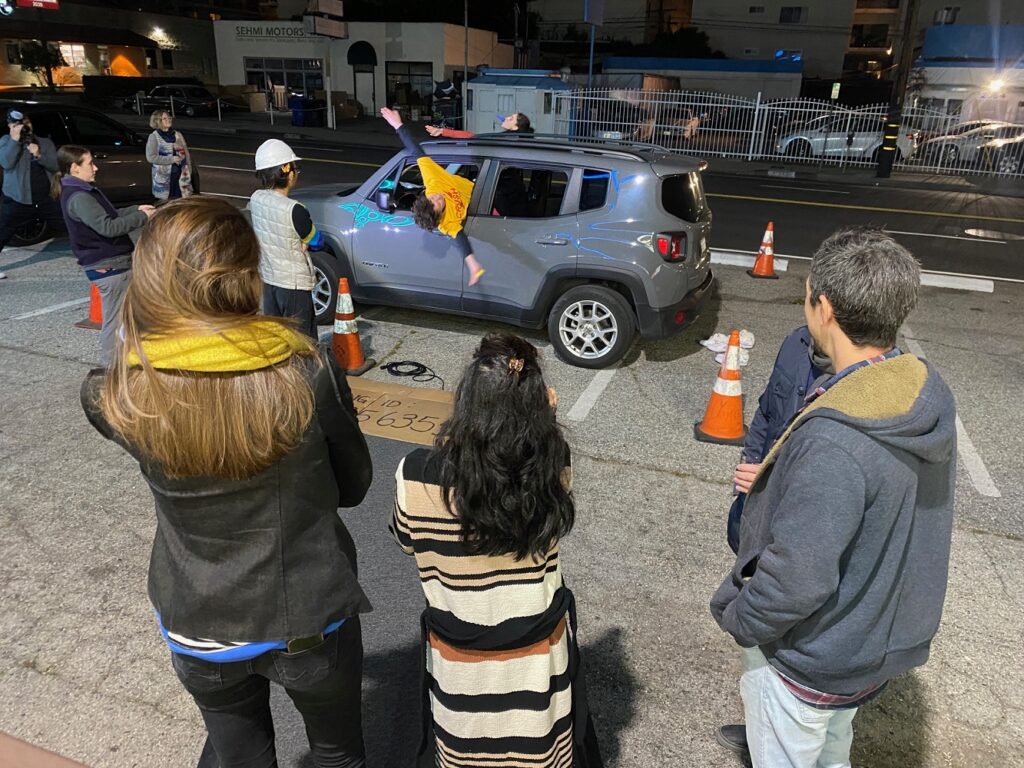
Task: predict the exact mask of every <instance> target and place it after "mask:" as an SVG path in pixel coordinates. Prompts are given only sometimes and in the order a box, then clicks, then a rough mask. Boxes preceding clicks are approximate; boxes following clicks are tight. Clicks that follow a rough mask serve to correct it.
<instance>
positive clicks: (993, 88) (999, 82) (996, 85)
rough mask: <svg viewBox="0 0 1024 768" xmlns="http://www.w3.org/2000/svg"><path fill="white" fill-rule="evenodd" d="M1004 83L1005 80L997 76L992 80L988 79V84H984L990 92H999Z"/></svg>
mask: <svg viewBox="0 0 1024 768" xmlns="http://www.w3.org/2000/svg"><path fill="white" fill-rule="evenodd" d="M1005 85H1006V81H1005V80H1003V78H1001V77H997V78H995V79H993V80H989V82H988V85H986V86H985V87H986V88H987V89H988V90H989V92H990V93H999V92H1000V91H1001V90H1003V86H1005Z"/></svg>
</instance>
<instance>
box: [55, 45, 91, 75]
mask: <svg viewBox="0 0 1024 768" xmlns="http://www.w3.org/2000/svg"><path fill="white" fill-rule="evenodd" d="M60 53H61V56H63V57H64V61H65V62H67V65H68V66H69V67H75V68H76V69H81V68H82V67H84V66H85V46H84V45H77V44H75V43H61V44H60Z"/></svg>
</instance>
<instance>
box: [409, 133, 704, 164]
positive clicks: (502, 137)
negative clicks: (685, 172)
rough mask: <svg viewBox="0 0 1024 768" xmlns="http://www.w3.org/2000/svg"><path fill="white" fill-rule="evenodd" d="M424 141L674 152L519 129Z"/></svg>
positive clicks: (623, 153) (636, 155)
mask: <svg viewBox="0 0 1024 768" xmlns="http://www.w3.org/2000/svg"><path fill="white" fill-rule="evenodd" d="M422 143H423V145H424V146H428V145H431V146H432V145H451V144H465V145H471V146H490V147H499V146H507V145H509V144H519V143H524V144H529V145H530V146H534V147H543V148H545V149H571V150H574V151H578V152H589V153H593V154H598V155H607V156H616V157H628V158H630V159H634V160H646V159H647V158H645V157H643V155H642V154H641V153H642V152H665V153H667V154H671V151H670V150H668V149H666V148H665V147H663V146H661V145H660V144H652V143H650V142H644V141H634V140H632V139H602V138H598V137H592V136H573V137H570V136H565V135H560V134H554V133H519V132H518V131H502V132H501V133H479V134H477V135H476V136H474V137H472V138H468V139H432V140H428V141H424V142H422ZM695 162H696V161H695Z"/></svg>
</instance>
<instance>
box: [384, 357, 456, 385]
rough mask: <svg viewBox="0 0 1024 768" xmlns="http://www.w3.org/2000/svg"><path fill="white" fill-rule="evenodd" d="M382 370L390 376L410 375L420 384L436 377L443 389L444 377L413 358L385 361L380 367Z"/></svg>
mask: <svg viewBox="0 0 1024 768" xmlns="http://www.w3.org/2000/svg"><path fill="white" fill-rule="evenodd" d="M380 369H381V370H382V371H387V372H388V373H390V374H391V375H392V376H410V377H412V380H413V381H418V382H420V383H421V384H425V383H427V382H429V381H433V380H434V379H437V380H438V381H440V382H441V389H444V379H442V378H441V377H440V376H438V375H437V374H436V373H434V369H433V368H431V367H430V366H428V365H424V364H423V363H418V362H416V361H415V360H401V361H396V362H394V363H387V364H386V365H382V366H381V367H380Z"/></svg>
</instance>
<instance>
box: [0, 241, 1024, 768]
mask: <svg viewBox="0 0 1024 768" xmlns="http://www.w3.org/2000/svg"><path fill="white" fill-rule="evenodd" d="M12 264H16V265H17V267H18V268H17V270H16V272H15V273H14V275H15V277H14V278H12V279H10V280H7V281H4V282H2V283H0V385H2V388H3V393H4V405H3V409H2V414H3V415H2V422H0V508H2V515H0V530H2V535H0V584H2V593H0V636H2V637H3V638H4V646H5V653H4V654H3V656H2V658H0V731H3V732H7V733H10V734H12V735H14V736H17V737H19V738H22V739H25V740H27V741H30V742H32V743H35V744H38V745H40V746H44V747H46V748H48V749H52V750H54V751H56V752H59V753H61V754H63V755H66V756H68V757H71V758H74V759H77V760H80V761H81V762H83V763H85V764H86V765H89V766H92V767H93V768H107V767H109V768H127V767H129V766H137V767H139V768H163V767H164V766H175V767H176V766H191V765H194V763H195V759H196V757H197V756H198V751H199V747H200V745H201V742H202V726H201V722H200V719H199V717H198V715H197V713H196V711H195V708H194V706H193V705H192V703H191V701H190V700H189V699H188V697H187V695H186V694H185V693H184V691H183V690H182V689H181V687H180V685H179V684H178V682H177V680H176V679H175V677H174V674H173V672H172V670H171V667H170V664H169V661H168V658H167V651H166V649H165V647H164V645H163V643H162V642H161V640H160V638H159V637H158V635H157V632H156V628H155V625H154V622H153V615H152V611H151V608H150V606H149V603H148V600H147V597H146V592H145V578H146V567H147V563H148V557H149V547H150V544H151V540H152V535H153V526H154V518H153V514H152V511H151V510H152V501H151V497H150V495H149V492H148V490H147V488H146V486H145V484H144V483H143V481H142V480H141V478H140V476H139V474H138V471H137V469H136V467H135V466H133V464H132V462H131V461H130V460H129V459H128V457H127V456H125V455H124V454H123V453H122V452H121V451H120V450H119V449H117V448H116V447H115V446H113V445H111V444H108V443H105V442H104V441H102V440H101V439H99V438H98V436H97V435H96V434H95V433H94V432H93V431H92V428H91V427H89V425H88V424H87V423H86V421H85V419H84V417H83V416H82V414H81V411H80V408H79V406H78V386H79V384H80V382H81V380H82V378H83V376H84V375H85V372H86V371H87V370H88V369H89V368H90V367H91V366H92V365H93V364H94V361H95V360H96V359H97V348H96V345H97V337H96V334H95V332H90V331H83V330H79V329H76V328H74V327H73V326H72V323H73V322H74V321H76V320H78V319H80V318H81V317H82V316H83V315H84V314H85V312H86V304H85V303H84V302H83V301H82V300H83V299H84V298H85V296H86V284H85V281H84V279H83V278H82V276H81V274H80V272H79V271H78V269H77V268H76V267H75V265H74V263H73V261H72V260H71V259H70V258H69V257H68V252H67V246H66V242H61V241H58V242H54V243H51V244H49V245H46V246H43V247H41V248H37V249H31V250H23V251H5V252H4V254H3V257H2V258H0V269H5V270H8V268H9V267H10V266H11V265H12ZM8 271H9V270H8ZM716 274H717V276H718V279H719V284H718V290H717V292H716V295H715V297H714V299H713V301H712V303H711V305H710V306H709V307H708V309H707V311H706V312H705V314H704V315H703V316H702V318H701V319H700V321H698V323H697V325H696V326H695V327H694V328H692V329H691V330H689V331H687V332H685V333H684V334H682V335H680V336H677V337H674V338H672V339H668V340H664V341H660V342H640V343H638V344H637V345H636V346H634V348H633V349H632V350H631V352H630V353H629V355H628V356H627V358H626V360H625V361H624V362H623V364H622V365H621V366H620V367H618V368H615V369H612V370H610V371H603V372H597V373H595V372H592V371H584V370H580V369H576V368H571V367H569V366H566V365H565V364H563V363H561V362H559V361H557V360H556V359H555V357H554V354H553V353H552V351H551V349H550V347H549V346H548V343H547V341H546V339H545V338H544V336H543V335H541V334H539V333H532V332H528V333H525V334H524V335H526V336H527V337H528V338H529V339H530V340H531V341H533V342H534V343H535V344H537V345H538V346H539V347H541V349H542V355H543V359H544V361H545V363H546V367H545V370H546V375H547V377H548V379H549V383H550V384H551V385H552V386H554V387H555V388H556V389H557V390H558V393H559V411H560V413H561V417H562V419H563V421H564V423H565V427H566V430H567V432H568V434H569V439H570V443H571V445H572V446H573V450H574V475H575V481H576V492H577V498H578V506H579V513H578V524H577V527H576V529H575V531H574V532H573V533H572V534H571V536H570V537H569V538H568V540H567V541H566V542H565V545H564V553H563V558H564V562H563V567H564V569H565V574H566V579H567V581H568V582H569V584H570V586H571V587H572V588H573V589H574V591H575V592H576V595H577V599H578V602H579V617H580V638H581V643H582V646H583V647H584V652H585V654H586V656H585V664H586V669H587V677H588V685H589V688H590V693H591V697H592V699H593V709H594V713H595V719H596V722H597V727H598V731H599V734H600V738H601V741H602V745H603V748H604V751H605V754H606V763H607V764H608V765H609V766H624V767H625V766H629V767H630V768H632V767H633V766H657V767H660V766H666V767H667V766H680V765H686V766H730V765H739V763H738V762H736V761H734V759H733V758H732V757H731V756H730V755H729V753H726V752H724V751H723V750H722V749H721V748H720V747H719V746H718V745H717V744H716V743H715V741H714V737H713V730H714V728H715V727H716V726H717V725H718V724H721V723H724V722H736V721H738V719H739V718H740V717H741V715H742V710H741V705H740V701H739V696H738V691H737V680H738V675H739V669H740V665H739V657H738V654H737V653H736V649H735V646H734V645H733V643H732V641H731V640H730V639H729V638H728V637H727V636H725V635H723V634H722V633H721V632H720V631H719V630H718V629H717V627H716V626H715V624H714V622H713V621H712V619H711V617H710V615H709V613H708V610H707V601H708V599H709V597H710V595H711V593H712V591H713V590H714V588H715V587H716V586H717V585H718V583H719V581H720V580H721V579H722V577H723V576H724V575H725V573H726V572H727V571H728V569H729V567H730V565H731V561H730V558H729V551H728V548H727V546H726V544H725V536H724V526H725V522H724V521H725V514H726V511H727V509H728V505H729V502H730V484H729V478H730V475H731V469H732V466H733V464H734V462H735V460H736V458H737V456H736V449H734V448H729V447H722V446H714V445H707V444H703V443H697V442H695V441H694V440H693V437H692V427H693V423H694V421H696V420H697V419H699V418H700V416H701V414H702V413H703V410H704V407H705V404H706V402H707V397H708V394H709V393H710V390H711V386H712V384H713V382H714V378H715V373H716V365H715V364H714V362H713V360H712V354H711V353H710V352H708V351H707V350H705V349H703V348H702V347H701V346H699V345H698V344H697V341H698V340H699V339H701V338H704V337H705V336H707V335H709V334H710V333H712V332H714V331H722V332H728V331H729V330H730V329H731V328H746V329H748V330H750V331H752V332H753V333H754V334H755V335H756V339H757V341H756V345H755V347H754V349H753V350H752V351H751V352H752V354H751V361H750V364H749V366H748V367H746V368H745V369H744V371H743V377H744V381H743V385H744V390H745V393H746V407H745V413H746V415H747V418H748V419H749V416H750V414H751V412H752V410H753V408H754V405H755V402H754V401H755V398H756V396H757V394H759V392H760V389H761V387H763V386H764V383H765V382H766V381H767V378H768V374H769V372H770V370H771V366H772V363H773V361H774V357H775V352H776V350H777V348H778V345H779V343H780V342H781V341H782V339H783V338H784V336H785V335H786V334H787V333H788V332H789V330H791V329H792V328H793V327H795V326H796V325H798V324H800V323H801V322H802V319H801V318H802V311H801V303H802V297H803V279H804V277H805V275H806V264H805V263H802V262H792V263H791V264H790V267H789V271H787V272H786V273H783V274H782V275H781V279H779V280H778V281H755V280H751V279H750V278H748V277H747V276H746V274H745V273H744V272H743V271H742V270H741V269H739V268H735V267H721V266H720V267H717V268H716ZM67 302H77V303H74V304H71V305H70V306H63V307H59V308H57V309H54V307H55V306H57V305H61V304H66V303H67ZM1022 307H1024V285H1019V284H1011V283H998V284H997V285H996V287H995V292H994V293H990V294H988V293H967V292H957V291H950V290H944V289H939V288H930V287H929V288H924V289H922V294H921V302H920V306H919V308H918V309H917V310H916V311H915V313H914V314H913V315H912V316H911V318H910V319H909V320H908V323H907V327H905V329H904V331H905V336H904V338H903V339H901V343H902V344H904V346H905V347H906V348H907V349H909V350H911V351H915V352H918V351H919V352H921V353H922V354H923V355H924V356H925V357H927V358H928V359H929V360H930V361H932V362H933V363H934V364H935V365H937V366H938V368H939V370H940V371H941V372H942V374H943V376H944V377H945V378H946V380H947V381H948V382H949V384H950V386H951V388H952V389H953V392H954V394H955V395H956V396H957V400H958V404H959V412H960V416H961V421H962V431H961V433H960V461H959V469H958V478H957V521H956V531H955V534H954V542H953V562H952V567H951V572H950V584H949V593H948V598H947V604H946V612H945V617H944V621H943V626H942V628H941V630H940V633H939V636H938V638H937V640H936V643H935V645H934V647H933V653H932V659H931V661H930V662H929V664H928V665H927V666H925V667H923V668H921V669H919V670H917V671H916V672H914V673H912V674H910V675H907V676H905V677H903V678H901V679H899V680H897V681H896V682H895V683H894V684H893V685H891V686H890V689H889V690H888V691H887V692H886V693H885V694H884V695H883V696H882V697H881V698H880V699H879V700H878V701H877V702H876V703H875V704H873V705H871V706H869V707H867V708H865V709H864V710H863V711H862V712H861V713H860V714H859V715H858V717H857V720H856V721H855V729H856V732H857V737H856V739H855V751H854V762H855V764H856V765H858V766H876V767H877V768H889V767H890V766H892V767H895V766H901V767H902V766H914V767H917V766H920V767H922V768H924V767H927V768H939V767H940V766H1013V765H1024V755H1022V753H1021V750H1020V745H1021V744H1022V743H1024V671H1022V669H1024V665H1022V663H1021V662H1022V657H1024V653H1022V651H1021V649H1020V642H1019V632H1020V627H1021V619H1020V617H1021V615H1022V609H1024V599H1022V598H1021V595H1022V594H1024V572H1022V571H1021V569H1019V568H1017V567H1015V566H1016V565H1017V564H1018V563H1020V562H1021V561H1022V559H1024V493H1022V491H1021V488H1020V483H1019V481H1018V478H1020V477H1021V476H1022V474H1024V423H1022V422H1024V409H1022V408H1021V405H1020V397H1021V394H1022V386H1021V384H1022V382H1024V362H1022V360H1024V322H1022V321H1024V318H1022V313H1024V310H1022ZM43 310H46V311H45V312H44V311H43ZM361 311H362V316H361V328H362V334H363V343H364V346H366V347H367V348H368V349H369V351H370V352H371V353H372V356H373V357H375V358H376V359H377V360H378V362H379V363H385V362H391V361H395V360H416V361H420V362H422V363H425V364H427V365H429V366H430V367H431V368H433V369H434V370H435V371H436V372H437V373H438V374H439V375H440V376H442V377H443V378H444V380H445V383H446V385H447V386H448V387H451V386H453V385H454V384H455V382H456V381H457V380H458V375H459V372H460V370H461V369H462V367H463V365H464V364H465V362H466V360H467V359H468V357H469V354H470V352H471V351H472V349H473V347H474V346H475V344H476V342H477V340H478V339H479V337H480V336H481V335H482V334H484V333H485V332H487V331H489V330H492V329H496V328H499V327H502V326H498V325H496V324H493V323H487V322H482V321H473V320H466V319H462V318H452V317H444V316H440V315H431V314H427V313H422V312H414V311H408V310H395V309H386V308H361ZM324 332H325V333H326V332H327V329H326V328H325V329H324ZM367 376H369V377H373V378H380V379H382V380H389V381H394V379H391V378H389V377H388V376H387V374H386V373H385V372H384V371H381V370H374V371H372V372H370V373H368V374H367ZM403 383H407V382H404V381H403ZM424 386H437V383H436V382H435V383H434V384H431V385H424ZM371 447H372V450H373V452H374V456H375V462H376V469H375V473H376V476H375V481H374V487H373V488H372V490H371V492H370V495H369V496H368V497H367V499H366V501H365V502H364V503H363V504H362V505H361V506H360V507H359V508H358V509H356V510H352V511H348V512H345V513H344V516H345V519H346V521H347V522H348V524H349V525H350V527H351V529H352V531H353V535H354V536H355V538H356V542H357V545H358V546H359V549H360V575H361V578H362V580H363V582H364V585H365V587H366V591H367V593H368V594H369V595H370V598H371V600H372V601H373V603H374V605H375V611H374V612H373V613H372V614H370V615H368V616H367V617H366V618H365V621H364V632H365V635H364V637H365V645H366V656H367V664H366V682H365V697H366V699H365V701H366V706H365V714H364V718H365V719H364V727H365V731H366V739H367V744H368V748H369V752H370V759H371V765H372V766H385V767H387V768H391V767H392V766H395V767H396V768H398V767H400V766H404V765H409V764H410V756H411V754H412V752H413V750H414V747H415V744H414V741H415V727H414V726H415V717H416V706H417V701H416V697H415V687H416V685H417V679H416V661H417V656H416V654H417V650H416V637H417V632H418V627H417V623H416V622H417V616H418V612H419V610H420V607H421V605H422V598H421V596H420V594H419V585H418V583H417V581H416V575H415V569H414V567H413V565H412V563H411V562H410V561H408V560H406V559H405V558H404V557H403V556H402V555H401V554H400V552H399V551H398V549H397V547H395V546H394V544H393V543H392V542H391V541H390V540H389V539H388V536H387V532H386V520H387V516H388V514H389V513H390V508H391V492H392V489H393V480H392V477H393V473H394V469H395V466H396V465H397V462H398V459H399V458H400V457H401V455H403V454H404V453H405V452H406V451H407V450H410V449H411V448H412V446H407V445H405V444H402V443H397V442H394V441H387V440H380V439H373V440H372V441H371ZM827 505H828V495H827V489H823V493H822V508H823V511H824V510H827ZM1014 617H1016V618H1014ZM282 698H283V697H280V698H279V699H276V700H275V704H276V706H277V709H278V711H279V714H280V715H281V719H280V721H279V727H278V733H279V739H280V746H279V753H280V758H281V764H282V765H283V766H288V767H289V768H293V767H294V766H310V765H311V762H310V761H309V759H308V755H306V754H305V750H304V747H303V743H302V742H303V735H302V731H301V725H300V724H299V722H298V721H297V719H296V718H295V716H294V715H293V714H292V713H291V712H290V711H289V708H288V707H287V705H286V703H283V702H282V701H281V699H282Z"/></svg>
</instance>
